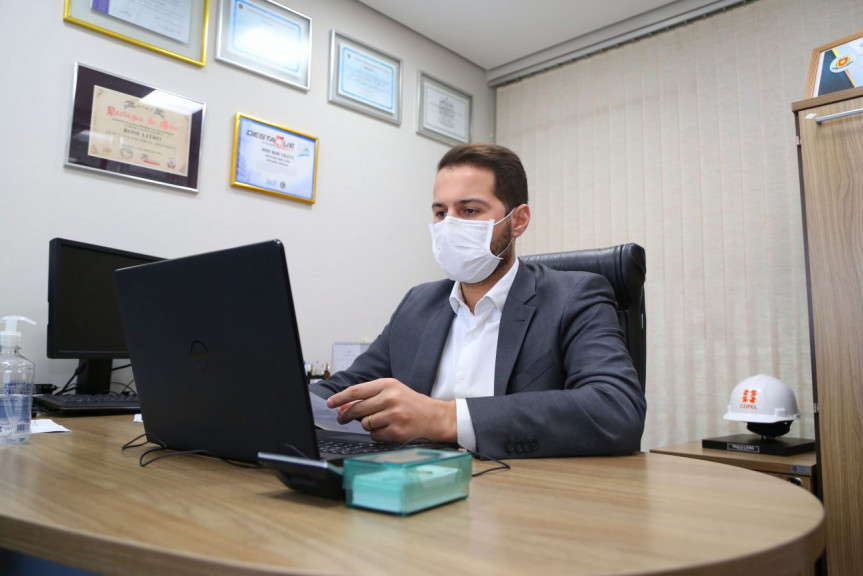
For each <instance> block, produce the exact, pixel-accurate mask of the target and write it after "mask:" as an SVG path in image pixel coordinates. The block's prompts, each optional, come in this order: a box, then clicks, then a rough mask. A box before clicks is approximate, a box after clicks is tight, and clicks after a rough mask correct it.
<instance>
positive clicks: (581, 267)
mask: <svg viewBox="0 0 863 576" xmlns="http://www.w3.org/2000/svg"><path fill="white" fill-rule="evenodd" d="M522 259H523V260H525V261H527V262H536V263H539V264H545V265H546V266H548V267H549V268H554V269H555V270H566V271H584V272H593V273H595V274H602V275H603V276H605V277H606V278H607V279H608V281H609V283H610V284H611V286H612V288H613V289H614V296H615V298H616V299H617V306H618V308H619V309H629V308H632V307H640V306H641V301H642V293H643V288H644V278H645V275H646V271H647V264H646V260H645V254H644V248H642V247H641V246H639V245H638V244H634V243H629V244H620V245H618V246H610V247H608V248H591V249H588V250H572V251H570V252H552V253H549V254H532V255H530V256H524V257H522Z"/></svg>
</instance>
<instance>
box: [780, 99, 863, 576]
mask: <svg viewBox="0 0 863 576" xmlns="http://www.w3.org/2000/svg"><path fill="white" fill-rule="evenodd" d="M792 111H793V112H794V114H795V115H796V123H797V135H798V140H799V150H798V157H799V161H800V174H801V199H802V202H803V220H804V223H803V224H804V234H805V244H806V268H807V270H806V272H807V282H808V285H809V311H810V332H811V337H812V339H811V342H812V380H813V386H814V401H815V406H816V412H815V440H816V454H817V462H818V466H817V481H816V484H817V485H818V491H819V495H820V496H821V499H822V501H823V502H824V512H825V525H826V528H827V549H826V554H827V572H828V574H829V575H830V576H844V575H852V574H860V573H861V572H860V571H861V569H863V568H861V567H863V88H854V89H852V90H845V91H842V92H837V93H835V94H828V95H825V96H820V97H818V98H812V99H809V100H804V101H801V102H796V103H794V104H793V105H792Z"/></svg>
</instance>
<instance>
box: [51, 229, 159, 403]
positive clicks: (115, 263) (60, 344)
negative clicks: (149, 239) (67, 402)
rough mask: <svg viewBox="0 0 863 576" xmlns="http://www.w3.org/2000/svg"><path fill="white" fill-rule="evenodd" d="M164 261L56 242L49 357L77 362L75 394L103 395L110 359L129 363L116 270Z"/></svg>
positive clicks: (53, 245) (53, 242)
mask: <svg viewBox="0 0 863 576" xmlns="http://www.w3.org/2000/svg"><path fill="white" fill-rule="evenodd" d="M159 260H162V258H157V257H155V256H147V255H144V254H135V253H133V252H126V251H124V250H117V249H114V248H107V247H105V246H96V245H94V244H85V243H83V242H75V241H73V240H65V239H63V238H54V239H53V240H51V242H50V244H49V255H48V358H76V359H78V376H77V384H76V386H75V391H76V392H77V393H78V394H107V393H109V392H110V388H111V370H112V368H113V360H114V358H128V357H129V353H128V351H127V350H126V338H125V337H124V335H123V324H122V322H121V320H120V310H119V306H118V304H117V295H116V293H115V290H114V271H115V270H117V269H119V268H128V267H130V266H137V265H140V264H147V263H150V262H158V261H159Z"/></svg>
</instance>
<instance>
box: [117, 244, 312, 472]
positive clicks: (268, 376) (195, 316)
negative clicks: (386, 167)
mask: <svg viewBox="0 0 863 576" xmlns="http://www.w3.org/2000/svg"><path fill="white" fill-rule="evenodd" d="M114 278H115V284H116V288H117V295H118V300H119V303H120V312H121V317H122V321H123V329H124V332H125V336H126V341H127V343H128V348H129V356H130V358H131V361H132V370H133V372H134V375H135V381H136V385H137V388H138V398H139V401H140V405H141V413H142V416H143V419H144V429H145V431H146V433H147V436H148V439H149V440H150V441H151V442H156V443H160V444H163V445H165V446H166V447H168V448H172V449H176V450H203V451H206V453H208V454H210V455H213V456H218V457H222V458H227V459H235V460H241V461H247V462H255V461H257V454H258V452H274V453H281V454H288V455H291V456H302V457H306V458H312V459H317V458H318V457H319V454H318V449H317V445H316V440H315V431H314V423H313V419H312V412H311V408H310V405H309V398H308V386H307V384H306V378H305V373H304V367H303V353H302V349H301V346H300V337H299V330H298V327H297V320H296V314H295V311H294V303H293V297H292V295H291V286H290V280H289V277H288V268H287V263H286V261H285V253H284V247H283V245H282V243H281V242H280V241H278V240H272V241H268V242H262V243H259V244H253V245H249V246H242V247H239V248H231V249H227V250H221V251H217V252H210V253H206V254H200V255H196V256H190V257H186V258H178V259H175V260H166V261H163V262H157V263H153V264H145V265H142V266H136V267H133V268H126V269H122V270H118V271H117V272H115V276H114Z"/></svg>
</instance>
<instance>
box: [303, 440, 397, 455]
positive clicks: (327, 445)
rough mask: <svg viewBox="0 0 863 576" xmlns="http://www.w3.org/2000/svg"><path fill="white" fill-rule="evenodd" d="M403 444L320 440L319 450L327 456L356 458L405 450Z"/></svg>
mask: <svg viewBox="0 0 863 576" xmlns="http://www.w3.org/2000/svg"><path fill="white" fill-rule="evenodd" d="M403 447H404V446H403V445H401V444H387V443H386V442H339V441H338V440H318V450H319V451H320V452H322V453H326V454H339V455H341V456H355V455H357V454H369V453H372V452H387V451H389V450H398V449H399V448H403Z"/></svg>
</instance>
